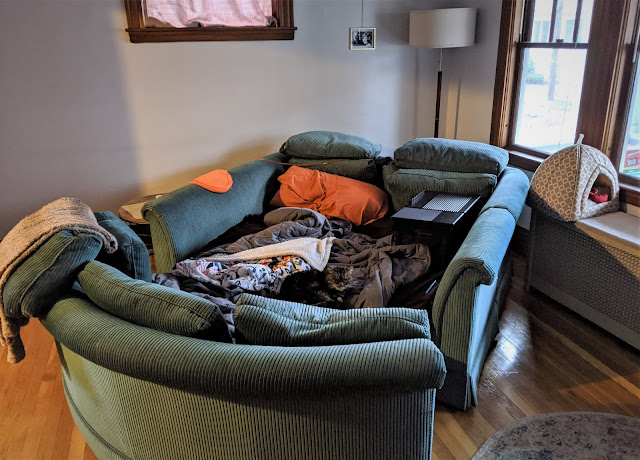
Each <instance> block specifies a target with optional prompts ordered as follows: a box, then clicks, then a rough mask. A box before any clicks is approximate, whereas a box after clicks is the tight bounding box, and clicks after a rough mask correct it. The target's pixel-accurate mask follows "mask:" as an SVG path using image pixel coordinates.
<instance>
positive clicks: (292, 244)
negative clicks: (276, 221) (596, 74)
mask: <svg viewBox="0 0 640 460" xmlns="http://www.w3.org/2000/svg"><path fill="white" fill-rule="evenodd" d="M334 239H335V238H333V237H332V238H323V239H318V238H296V239H293V240H289V241H283V242H282V243H275V244H269V245H267V246H261V247H258V248H253V249H247V250H246V251H240V252H236V253H235V254H213V255H212V256H207V257H205V259H206V260H210V261H212V262H235V261H247V260H260V259H266V258H268V257H278V256H297V257H301V258H302V259H304V260H305V261H306V262H307V263H308V264H309V265H310V266H311V267H312V268H315V269H316V270H324V268H325V267H326V266H327V262H329V255H330V254H331V247H332V246H333V240H334Z"/></svg>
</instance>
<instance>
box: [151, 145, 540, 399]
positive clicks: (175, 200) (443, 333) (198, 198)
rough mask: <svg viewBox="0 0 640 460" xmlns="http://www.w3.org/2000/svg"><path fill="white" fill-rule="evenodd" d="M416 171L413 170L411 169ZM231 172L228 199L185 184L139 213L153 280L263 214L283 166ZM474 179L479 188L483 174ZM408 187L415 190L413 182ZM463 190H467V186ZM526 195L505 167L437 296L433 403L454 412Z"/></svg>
mask: <svg viewBox="0 0 640 460" xmlns="http://www.w3.org/2000/svg"><path fill="white" fill-rule="evenodd" d="M266 159H268V160H272V161H278V162H286V161H287V160H288V157H287V156H286V155H284V154H282V153H279V154H273V155H270V156H268V157H266ZM388 166H392V167H393V165H388ZM415 166H416V165H415V164H411V167H412V168H415ZM385 168H386V166H385ZM411 171H415V169H412V170H411ZM230 172H231V175H232V176H233V184H234V185H233V187H232V189H231V190H230V191H229V192H228V193H224V194H215V193H211V192H208V191H206V190H204V189H201V188H200V187H198V186H196V185H187V186H185V187H182V188H180V189H178V190H175V191H173V192H171V193H168V194H165V195H163V196H161V197H160V198H157V199H155V200H152V201H150V202H148V203H147V204H146V205H145V206H144V208H143V214H144V217H145V219H146V220H147V221H149V223H150V226H151V234H152V238H153V245H154V250H155V257H156V266H157V270H158V272H159V273H162V272H169V271H171V270H172V268H173V266H174V265H175V264H176V262H178V261H180V260H183V259H185V258H186V257H187V256H189V255H190V254H193V253H194V252H196V251H198V250H199V249H200V248H202V247H203V246H204V245H205V244H207V243H208V242H209V241H211V240H213V239H214V238H216V237H217V236H219V235H221V234H222V233H224V232H225V231H226V230H227V229H229V228H230V227H232V226H234V225H236V224H238V223H240V222H241V221H242V220H243V218H244V217H245V216H247V215H250V214H260V213H261V212H263V211H264V210H265V209H266V206H267V203H268V202H269V200H270V199H271V197H272V196H273V194H274V193H275V192H276V190H277V187H278V185H279V184H278V182H277V177H278V176H279V175H281V174H282V173H283V172H284V167H283V166H281V165H279V164H277V163H273V162H265V161H260V160H257V161H252V162H250V163H246V164H243V165H241V166H239V167H237V168H234V169H232V170H231V171H230ZM427 175H433V174H432V173H428V174H427ZM449 176H455V175H454V174H453V175H452V174H449ZM478 176H479V178H480V179H479V180H480V181H482V180H484V179H483V178H484V176H486V173H485V172H482V173H479V174H478ZM429 181H430V182H429V183H433V182H432V181H431V179H429ZM385 182H386V180H385ZM476 182H477V181H476ZM485 182H487V184H490V185H492V184H491V182H490V181H485ZM443 183H444V187H446V188H445V189H443V191H454V190H451V185H450V184H451V181H444V182H443ZM396 185H397V184H396ZM409 187H410V188H411V190H413V188H415V187H416V184H415V181H412V182H411V183H410V184H409ZM462 187H464V188H465V190H466V188H467V187H468V185H467V182H465V183H464V184H463V185H462ZM474 187H475V188H477V187H476V186H474ZM475 188H474V190H475ZM528 188H529V181H528V179H527V177H526V175H525V174H524V173H523V172H522V171H520V170H518V169H515V168H511V167H508V166H507V167H504V169H503V171H502V172H501V174H500V175H499V177H498V180H497V185H495V188H493V189H492V193H491V195H490V196H489V198H488V201H487V202H486V204H485V205H484V207H483V208H482V209H481V211H480V214H479V217H478V218H477V220H476V222H475V223H474V225H473V226H472V228H471V231H470V232H469V234H468V236H467V237H466V239H465V241H464V243H463V244H462V247H461V248H460V250H459V251H458V252H457V254H456V255H455V257H454V258H453V260H452V261H451V263H450V264H449V266H448V267H447V269H446V271H445V273H444V276H443V278H442V281H441V284H440V287H439V288H438V291H437V293H436V297H435V300H434V305H433V313H432V316H433V324H432V325H431V328H432V331H433V337H432V339H433V341H434V342H435V343H436V345H437V346H438V348H439V349H440V351H442V353H443V354H444V357H445V362H446V366H447V377H446V380H445V383H444V386H443V387H442V388H441V389H440V390H438V392H437V399H438V400H440V401H442V402H445V403H447V404H450V405H452V406H454V407H456V408H458V409H462V410H466V409H467V408H469V407H471V406H472V405H476V403H477V386H478V381H479V379H480V374H481V372H482V365H483V363H484V360H485V358H486V355H487V353H488V350H489V347H490V345H491V343H492V341H493V339H494V337H495V336H496V334H497V330H498V329H497V328H498V313H499V307H500V304H501V302H502V299H503V297H504V295H505V294H506V291H507V287H508V285H509V283H510V280H511V276H512V271H511V254H510V251H509V243H510V241H511V237H512V235H513V231H514V229H515V225H516V221H517V220H518V218H519V216H520V212H521V211H522V208H523V206H524V200H525V198H526V194H527V191H528ZM403 193H404V194H405V195H406V192H405V191H404V190H398V191H397V192H396V193H395V196H403ZM407 196H409V195H407ZM196 217H197V218H196ZM185 223H188V225H185Z"/></svg>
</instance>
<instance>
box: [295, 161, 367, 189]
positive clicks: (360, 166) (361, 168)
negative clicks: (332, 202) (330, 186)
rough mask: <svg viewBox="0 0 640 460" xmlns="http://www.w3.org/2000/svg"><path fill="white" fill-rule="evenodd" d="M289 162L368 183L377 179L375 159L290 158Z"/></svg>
mask: <svg viewBox="0 0 640 460" xmlns="http://www.w3.org/2000/svg"><path fill="white" fill-rule="evenodd" d="M289 163H291V164H293V165H296V166H301V167H304V168H307V169H317V170H318V171H322V172H326V173H329V174H336V175H338V176H344V177H349V178H351V179H355V180H359V181H362V182H368V183H370V184H373V183H376V182H377V181H378V172H377V167H376V162H375V160H373V159H372V160H369V159H363V160H346V159H335V160H308V159H304V158H291V159H290V160H289Z"/></svg>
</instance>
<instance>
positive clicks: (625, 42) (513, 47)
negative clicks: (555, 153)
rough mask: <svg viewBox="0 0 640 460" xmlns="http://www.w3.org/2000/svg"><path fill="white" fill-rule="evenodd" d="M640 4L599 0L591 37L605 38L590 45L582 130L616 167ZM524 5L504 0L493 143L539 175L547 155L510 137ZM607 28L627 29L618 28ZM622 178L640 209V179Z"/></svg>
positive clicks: (626, 194) (520, 0)
mask: <svg viewBox="0 0 640 460" xmlns="http://www.w3.org/2000/svg"><path fill="white" fill-rule="evenodd" d="M638 3H639V1H638V0H620V1H615V2H614V1H607V0H596V2H595V5H594V11H593V18H598V20H595V21H593V22H592V25H591V27H592V32H591V33H592V34H596V35H597V36H599V37H604V38H603V39H599V40H597V41H594V43H592V44H591V45H590V52H589V54H588V55H587V62H586V66H585V83H584V86H583V94H589V95H590V96H589V97H583V98H582V102H581V104H580V117H579V119H578V132H579V133H584V134H585V138H584V141H583V142H584V143H585V144H588V145H592V146H594V147H597V148H599V149H600V150H601V151H603V152H604V153H605V154H606V155H607V156H609V157H610V158H611V159H612V161H613V163H614V164H615V165H616V167H617V165H618V164H619V160H620V155H621V150H622V145H621V144H622V142H623V138H624V132H623V131H624V128H625V125H626V119H625V117H626V115H627V113H628V107H629V104H630V102H631V101H630V96H631V91H629V90H628V89H629V88H631V86H630V85H632V84H633V81H632V80H633V79H632V76H633V70H634V63H633V62H632V53H633V37H634V34H635V31H636V29H637V28H638V27H640V25H639V24H638V23H639V22H640V21H639V20H638V19H637V18H638ZM523 5H524V1H523V0H503V1H502V13H501V24H500V37H499V42H498V60H497V65H496V81H495V87H494V97H493V113H492V119H491V137H490V142H491V143H492V144H493V145H497V146H500V147H504V148H506V149H507V150H509V153H510V163H511V164H513V165H514V166H517V167H520V168H522V169H525V170H528V171H535V170H536V168H537V167H538V165H539V164H540V163H541V162H542V160H543V159H544V158H545V157H546V156H547V154H545V153H543V152H538V151H535V150H531V149H527V148H524V147H522V146H518V145H514V144H513V142H512V136H511V126H513V116H514V114H513V110H512V107H514V103H515V99H516V96H517V95H516V91H517V80H518V67H519V62H518V61H519V53H518V42H519V40H520V29H521V24H522V20H523ZM608 24H622V25H623V26H622V27H620V28H619V30H618V29H613V28H612V27H610V26H608ZM612 32H613V33H612ZM603 61H605V62H604V63H603ZM619 178H620V184H621V187H620V188H621V197H622V199H623V200H624V201H626V202H628V203H631V204H634V205H635V206H640V181H638V180H636V179H633V178H631V177H629V176H625V175H620V176H619Z"/></svg>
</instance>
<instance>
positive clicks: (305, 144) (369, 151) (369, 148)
mask: <svg viewBox="0 0 640 460" xmlns="http://www.w3.org/2000/svg"><path fill="white" fill-rule="evenodd" d="M381 150H382V146H381V145H380V144H376V143H375V142H372V141H370V140H368V139H365V138H364V137H360V136H354V135H352V134H345V133H339V132H334V131H308V132H306V133H300V134H296V135H294V136H291V137H290V138H289V139H287V141H286V142H285V143H284V144H282V147H280V153H284V154H286V155H289V156H290V157H294V158H307V159H318V160H320V159H325V160H326V159H327V158H352V159H362V158H374V157H377V156H378V155H379V154H380V152H381Z"/></svg>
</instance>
